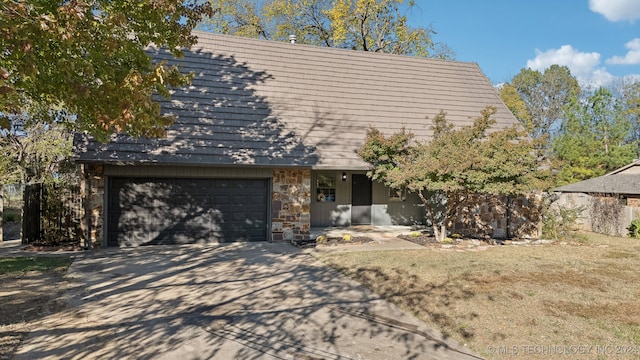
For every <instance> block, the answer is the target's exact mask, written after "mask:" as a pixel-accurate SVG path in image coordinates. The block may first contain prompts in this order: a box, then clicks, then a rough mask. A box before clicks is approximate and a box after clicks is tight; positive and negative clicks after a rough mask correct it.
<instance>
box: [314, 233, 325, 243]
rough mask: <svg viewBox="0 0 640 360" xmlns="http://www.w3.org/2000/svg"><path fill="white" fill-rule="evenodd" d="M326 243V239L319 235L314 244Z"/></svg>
mask: <svg viewBox="0 0 640 360" xmlns="http://www.w3.org/2000/svg"><path fill="white" fill-rule="evenodd" d="M326 243H327V237H326V236H324V235H320V236H318V237H317V238H316V244H326Z"/></svg>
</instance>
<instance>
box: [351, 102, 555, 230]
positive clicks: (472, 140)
mask: <svg viewBox="0 0 640 360" xmlns="http://www.w3.org/2000/svg"><path fill="white" fill-rule="evenodd" d="M495 112H496V109H495V108H493V107H487V108H485V109H484V110H483V111H482V112H481V115H480V116H479V117H478V118H476V119H475V121H474V123H473V125H471V126H465V127H460V128H454V126H453V125H452V124H451V123H449V122H447V120H446V115H445V113H444V112H440V113H439V114H438V115H437V116H436V117H435V118H434V119H433V126H432V130H433V139H432V140H431V141H430V142H428V143H420V142H415V141H413V135H412V134H410V133H407V132H405V131H404V130H403V131H401V132H399V133H396V134H393V135H391V136H388V137H387V136H385V135H384V134H382V133H381V132H380V131H379V130H377V129H370V130H369V131H368V132H367V137H366V141H365V144H364V145H363V146H362V148H361V149H360V150H359V152H358V154H359V155H360V157H361V158H362V159H363V160H364V161H366V162H368V163H370V164H371V165H372V170H371V171H370V172H369V176H370V177H371V178H372V179H374V180H377V181H381V182H384V183H385V184H386V185H388V186H391V187H393V188H407V189H408V190H409V191H412V192H416V193H417V194H418V196H419V197H420V199H421V200H422V202H423V203H424V205H425V209H426V210H427V217H428V219H427V220H428V221H429V222H430V223H431V225H432V227H433V231H434V234H435V235H436V238H437V239H438V240H439V241H441V240H443V239H444V238H445V237H446V233H447V227H449V226H451V224H452V222H453V220H454V218H455V215H456V214H457V213H458V212H459V209H460V207H461V206H462V205H464V204H465V203H466V202H467V201H468V200H469V198H470V196H472V195H474V194H491V195H516V194H522V193H526V192H528V191H530V190H532V189H536V188H538V189H542V188H545V187H546V183H545V181H546V173H545V172H544V171H541V170H538V163H537V159H536V156H535V154H534V153H533V151H532V150H533V143H532V140H531V139H530V138H528V137H527V136H526V134H525V133H523V132H522V131H520V130H518V128H517V127H512V128H507V129H503V130H496V131H492V132H489V131H488V130H489V129H490V127H491V126H492V125H493V124H494V123H495V120H494V119H493V115H494V114H495ZM443 204H444V205H445V209H444V210H442V205H443ZM441 215H442V216H441Z"/></svg>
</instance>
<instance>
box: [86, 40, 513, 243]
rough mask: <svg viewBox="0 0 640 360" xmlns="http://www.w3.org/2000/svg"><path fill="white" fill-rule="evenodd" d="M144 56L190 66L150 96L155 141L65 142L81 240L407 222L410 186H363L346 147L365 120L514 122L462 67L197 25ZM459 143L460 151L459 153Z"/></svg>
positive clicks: (224, 236) (174, 238)
mask: <svg viewBox="0 0 640 360" xmlns="http://www.w3.org/2000/svg"><path fill="white" fill-rule="evenodd" d="M196 35H197V36H198V38H199V41H198V44H197V45H195V46H194V47H193V48H192V49H191V50H189V51H186V52H185V56H184V58H181V59H173V58H172V57H171V56H170V54H169V53H168V52H166V51H163V50H161V49H150V50H149V52H150V54H151V55H152V57H153V58H154V60H156V61H160V60H167V61H169V62H170V63H174V64H175V63H177V64H179V65H180V66H181V68H182V70H184V71H185V72H193V74H194V75H195V76H194V79H193V82H192V84H191V85H190V86H187V87H185V88H182V89H175V91H173V94H172V97H171V99H169V100H163V101H162V102H161V108H162V111H163V112H164V113H167V114H172V115H175V117H176V119H177V120H176V123H175V124H174V125H172V126H171V127H170V128H169V129H168V131H167V136H166V138H162V139H144V138H139V139H135V138H131V137H129V136H125V135H117V136H116V135H114V136H113V137H112V138H111V140H110V142H109V143H107V144H102V143H99V142H96V141H94V140H93V139H92V138H91V137H89V136H87V135H78V136H77V137H76V139H75V141H74V151H75V157H76V160H77V161H78V162H79V163H81V164H83V167H84V171H85V181H84V185H83V192H84V194H85V195H84V196H85V206H86V215H87V216H86V223H85V231H86V234H87V241H90V242H91V246H128V245H141V244H164V243H191V242H211V241H214V242H218V241H220V242H224V241H235V240H249V241H251V240H269V241H281V240H288V241H289V240H303V239H308V237H309V231H310V228H311V227H320V226H322V227H324V226H349V225H355V224H371V225H391V224H399V225H402V224H416V223H421V222H422V221H423V219H424V210H423V208H422V206H420V201H419V199H418V198H417V196H415V195H414V194H405V193H403V192H402V191H396V190H395V189H389V188H386V187H385V186H384V185H383V184H380V183H372V182H371V180H370V179H369V178H367V176H366V172H367V170H368V168H369V166H368V164H367V163H365V162H363V161H362V160H361V159H360V158H359V157H358V155H357V153H356V151H357V149H358V148H359V147H360V146H361V145H362V144H363V143H364V140H365V135H366V131H367V129H368V128H369V127H376V128H378V129H381V130H382V131H383V132H385V133H387V134H390V133H393V132H396V131H399V130H400V129H401V128H406V129H407V130H409V131H411V132H413V133H414V134H415V135H416V138H417V139H419V140H428V139H429V138H430V136H431V133H432V132H431V129H430V127H431V121H430V120H428V118H433V117H434V116H435V115H436V114H437V113H438V112H439V111H440V110H444V111H445V112H446V113H447V119H448V120H449V121H451V122H453V123H454V124H456V125H457V126H461V125H469V124H472V122H473V120H474V119H475V118H476V117H478V116H479V114H480V111H481V110H482V109H483V108H484V107H486V106H487V105H493V106H495V107H496V108H497V109H498V112H497V114H496V115H495V119H496V124H495V127H496V128H504V127H507V126H511V125H513V124H515V123H517V120H516V119H515V118H514V116H513V115H512V114H511V112H510V111H509V110H508V109H507V108H506V106H505V105H504V104H503V103H502V101H501V100H500V98H499V96H498V94H497V92H496V90H495V89H494V87H493V86H492V84H491V83H490V82H489V81H488V79H487V78H486V77H485V76H484V74H483V73H482V71H481V70H480V68H479V67H478V65H477V64H475V63H465V62H454V61H445V60H436V59H422V58H414V57H407V56H398V55H390V54H381V53H372V52H357V51H351V50H343V49H333V48H325V47H315V46H307V45H304V44H291V43H284V42H274V41H265V40H255V39H247V38H239V37H233V36H227V35H219V34H212V33H205V32H197V33H196ZM460 151H464V149H460Z"/></svg>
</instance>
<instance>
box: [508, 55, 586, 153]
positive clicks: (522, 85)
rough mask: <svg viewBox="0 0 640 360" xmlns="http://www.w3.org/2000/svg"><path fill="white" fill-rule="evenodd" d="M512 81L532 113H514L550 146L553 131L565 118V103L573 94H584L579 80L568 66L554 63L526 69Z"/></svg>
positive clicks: (529, 129)
mask: <svg viewBox="0 0 640 360" xmlns="http://www.w3.org/2000/svg"><path fill="white" fill-rule="evenodd" d="M510 85H512V86H514V87H515V89H516V90H517V93H518V95H519V96H520V98H521V99H522V101H524V103H525V105H526V110H527V111H526V112H527V113H528V114H529V116H530V117H529V118H527V117H522V116H520V115H519V114H518V113H514V115H516V117H517V118H518V119H519V120H520V121H522V124H523V125H524V126H525V128H526V129H527V130H528V132H529V135H530V136H531V137H532V138H534V139H540V140H542V141H543V142H545V143H546V144H547V147H548V144H549V141H550V138H551V135H552V132H553V131H554V128H557V127H558V125H559V122H560V121H561V119H562V114H563V109H564V106H565V105H566V104H567V103H568V101H569V99H570V98H571V96H572V94H578V95H579V94H580V85H579V84H578V81H577V80H576V78H575V77H573V76H572V75H571V71H570V70H569V68H568V67H566V66H559V65H551V66H550V67H549V68H548V69H546V70H545V71H544V72H540V71H538V70H531V69H528V68H527V69H522V70H521V71H520V73H518V75H516V76H515V77H514V78H513V79H512V80H511V83H510ZM512 111H513V109H512Z"/></svg>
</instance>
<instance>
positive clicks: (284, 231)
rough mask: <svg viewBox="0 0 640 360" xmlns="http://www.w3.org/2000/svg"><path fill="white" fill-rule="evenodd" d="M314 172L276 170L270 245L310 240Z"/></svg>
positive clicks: (305, 170) (274, 173)
mask: <svg viewBox="0 0 640 360" xmlns="http://www.w3.org/2000/svg"><path fill="white" fill-rule="evenodd" d="M310 208H311V169H275V170H274V171H273V192H272V194H271V241H290V242H296V241H301V240H309V237H310V233H311V215H310Z"/></svg>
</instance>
